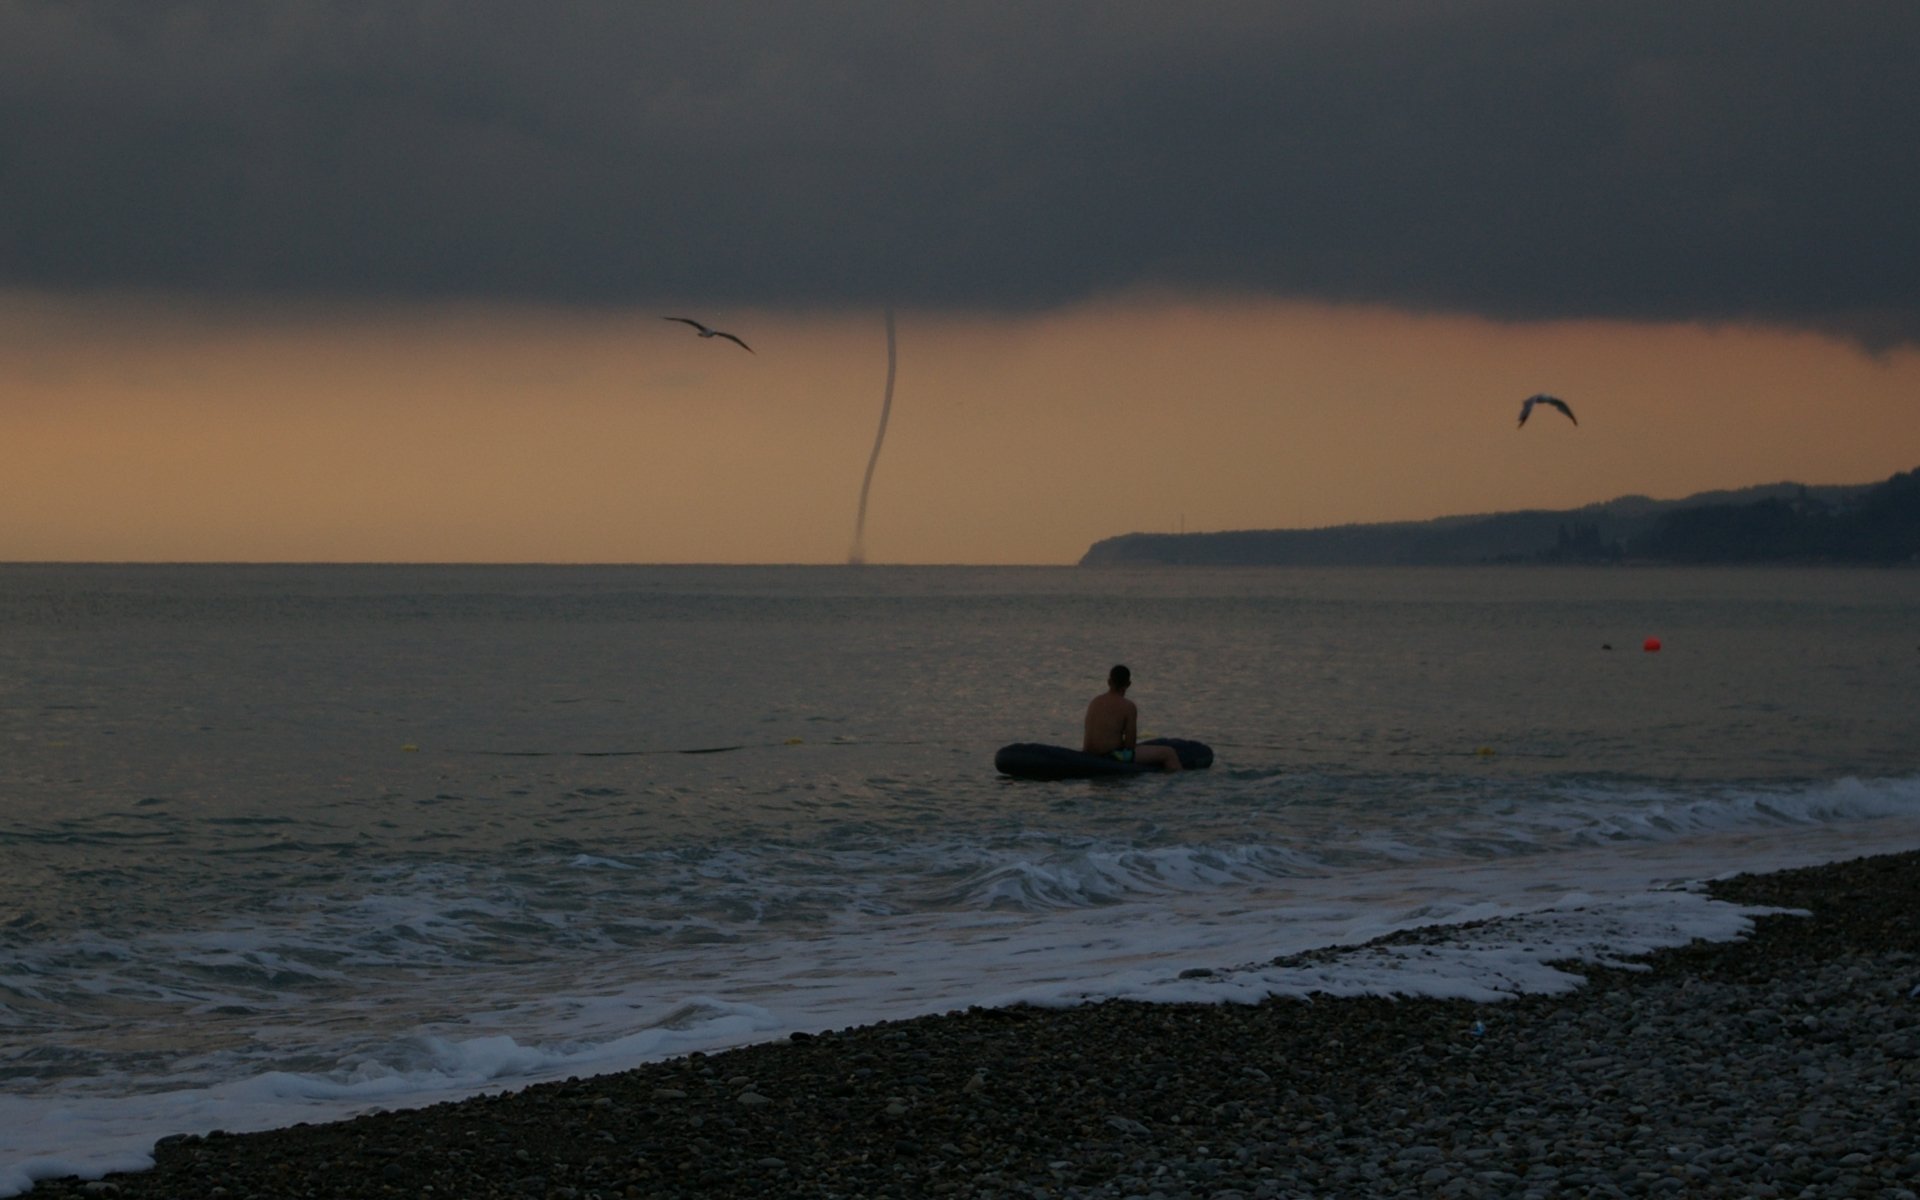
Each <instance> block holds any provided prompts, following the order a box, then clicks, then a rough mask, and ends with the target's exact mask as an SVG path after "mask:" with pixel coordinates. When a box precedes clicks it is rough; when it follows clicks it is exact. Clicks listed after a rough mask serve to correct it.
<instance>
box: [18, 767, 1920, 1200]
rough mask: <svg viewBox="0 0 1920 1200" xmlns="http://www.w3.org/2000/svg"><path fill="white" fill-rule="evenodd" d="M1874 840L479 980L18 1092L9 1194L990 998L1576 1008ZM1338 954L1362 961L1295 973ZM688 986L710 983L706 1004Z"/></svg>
mask: <svg viewBox="0 0 1920 1200" xmlns="http://www.w3.org/2000/svg"><path fill="white" fill-rule="evenodd" d="M1840 790H1841V791H1843V792H1849V793H1850V792H1852V791H1853V790H1854V789H1851V788H1847V789H1840ZM1863 790H1864V791H1865V792H1867V793H1869V794H1871V793H1876V792H1878V791H1880V790H1881V789H1877V788H1873V787H1868V788H1865V789H1863ZM1873 824H1874V825H1875V826H1876V828H1874V829H1873V831H1872V833H1871V840H1872V841H1873V842H1874V843H1875V845H1876V847H1878V848H1886V847H1888V846H1890V845H1895V844H1904V845H1907V846H1920V822H1916V821H1913V820H1905V821H1901V820H1892V821H1891V822H1890V823H1882V822H1874V823H1873ZM1862 836H1863V830H1861V829H1860V828H1845V827H1841V826H1834V825H1831V824H1829V825H1824V826H1821V827H1818V828H1816V829H1813V830H1811V831H1809V830H1807V829H1804V828H1801V829H1796V830H1795V831H1793V833H1792V834H1791V835H1790V836H1780V835H1775V836H1770V837H1769V836H1758V835H1753V836H1746V837H1742V838H1736V839H1713V840H1710V841H1705V842H1703V841H1700V840H1698V839H1684V840H1669V841H1666V842H1658V843H1653V842H1649V843H1646V844H1643V845H1641V846H1640V847H1639V848H1638V849H1636V850H1634V851H1631V852H1627V853H1622V852H1621V851H1620V850H1619V849H1618V848H1617V847H1606V848H1596V849H1594V850H1590V851H1570V852H1567V853H1563V854H1560V855H1555V856H1552V858H1551V861H1548V860H1547V859H1546V858H1544V857H1542V856H1521V857H1512V858H1505V859H1497V860H1483V861H1477V862H1460V861H1456V862H1452V863H1448V864H1444V865H1440V864H1431V863H1423V862H1415V863H1409V864H1404V865H1398V866H1380V867H1375V868H1370V869H1368V870H1365V871H1349V872H1339V871H1330V872H1324V873H1321V874H1317V875H1296V876H1293V877H1290V878H1287V879H1284V880H1267V881H1264V882H1261V883H1257V884H1250V885H1249V884H1240V883H1238V882H1237V881H1234V882H1233V884H1232V886H1230V887H1228V888H1225V889H1223V888H1221V887H1213V888H1209V889H1206V890H1197V889H1196V890H1180V889H1168V890H1166V891H1163V892H1160V893H1156V894H1155V895H1154V896H1153V897H1152V898H1151V899H1147V898H1144V897H1143V898H1138V899H1136V900H1132V901H1128V902H1121V903H1111V904H1107V905H1103V906H1098V907H1086V906H1074V907H1071V908H1067V909H1048V910H1046V911H1044V912H1038V913H1036V912H1033V911H1030V910H1024V909H1022V910H1014V911H1010V910H1007V909H1004V908H1002V909H995V908H992V907H991V906H983V907H978V908H974V909H970V910H958V911H948V912H944V913H943V912H923V913H919V914H914V915H909V916H903V917H897V918H891V919H888V920H882V921H867V922H852V921H849V922H847V923H846V924H845V926H844V927H843V928H840V929H838V930H836V931H834V932H831V933H826V934H821V935H817V936H814V937H810V938H808V939H805V940H804V941H799V942H795V941H788V940H782V939H768V940H763V941H761V942H757V943H748V944H745V945H738V944H736V945H730V946H729V947H728V948H727V949H726V951H725V954H724V960H725V961H724V962H723V963H722V962H719V961H715V960H713V958H712V952H710V951H703V950H700V949H698V948H695V949H690V950H685V951H682V952H679V953H678V954H674V955H666V956H662V955H658V954H652V955H648V956H647V957H646V958H645V959H644V960H636V961H628V962H620V963H610V964H603V966H602V967H601V968H600V969H598V970H596V971H585V970H580V971H577V972H576V973H575V975H574V977H573V986H572V987H571V988H567V989H564V990H561V991H558V992H556V991H554V990H552V982H553V981H552V980H551V979H549V980H548V981H546V982H545V983H544V984H543V985H542V987H540V988H536V989H521V990H520V991H518V992H516V991H515V990H514V989H513V988H512V987H511V986H510V980H508V979H507V978H505V977H502V978H497V979H490V980H486V981H483V983H482V988H481V990H482V991H483V992H484V993H485V994H489V995H491V996H493V997H495V1003H494V1004H492V1005H491V1006H490V1007H489V1008H488V1009H486V1010H484V1011H474V1012H462V1013H460V1014H458V1016H457V1017H455V1018H452V1019H449V1020H444V1021H440V1022H437V1023H436V1024H435V1025H434V1026H432V1027H431V1028H422V1029H418V1030H416V1031H414V1032H412V1033H410V1034H406V1035H404V1036H400V1037H397V1038H394V1039H391V1040H389V1041H388V1042H386V1043H385V1044H384V1045H374V1046H370V1047H363V1048H362V1049H360V1050H358V1051H356V1052H354V1053H353V1054H351V1055H348V1056H345V1057H343V1059H342V1060H340V1061H339V1062H337V1064H336V1065H335V1066H334V1067H333V1068H331V1069H329V1070H326V1071H323V1072H290V1071H284V1070H273V1069H263V1070H260V1071H258V1072H256V1073H253V1074H250V1075H242V1076H239V1077H235V1078H230V1079H228V1080H227V1081H225V1082H216V1083H211V1084H208V1085H206V1086H201V1087H192V1088H180V1089H173V1090H166V1089H161V1090H136V1091H124V1090H123V1091H119V1092H118V1093H117V1094H116V1093H114V1092H113V1091H112V1090H110V1089H109V1090H108V1091H107V1092H106V1093H105V1094H102V1093H100V1092H96V1091H95V1090H94V1089H90V1088H88V1087H87V1086H85V1085H84V1083H83V1082H80V1081H73V1082H70V1083H69V1085H67V1086H64V1087H56V1088H52V1089H49V1090H47V1091H45V1092H43V1093H41V1094H38V1095H33V1096H19V1095H12V1096H8V1097H6V1098H5V1099H0V1129H3V1130H5V1131H6V1132H5V1133H4V1134H0V1194H4V1193H7V1192H12V1191H19V1190H22V1189H24V1188H26V1187H27V1186H28V1185H29V1183H30V1181H31V1180H32V1179H35V1178H40V1177H47V1176H50V1175H54V1174H80V1175H83V1176H89V1177H91V1176H97V1175H100V1174H102V1173H105V1172H108V1171H113V1170H124V1169H130V1168H136V1167H139V1166H141V1165H145V1164H146V1163H147V1162H148V1161H150V1160H149V1159H148V1157H147V1155H148V1150H149V1148H150V1147H151V1145H152V1143H153V1142H154V1141H155V1140H156V1139H157V1138H159V1137H162V1136H166V1135H168V1134H172V1133H179V1132H205V1131H207V1130H211V1129H216V1128H222V1129H227V1130H229V1131H241V1130H247V1129H261V1128H272V1127H277V1126H281V1125H286V1124H291V1123H294V1122H298V1121H317V1120H326V1119H332V1118H337V1117H342V1116H346V1115H350V1114H352V1113H356V1112H363V1111H367V1110H368V1109H370V1108H375V1107H404V1106H414V1105H421V1104H428V1103H433V1102H437V1101H439V1100H443V1099H449V1098H455V1097H460V1096H468V1095H474V1094H478V1093H481V1092H485V1091H489V1090H495V1089H498V1088H502V1087H519V1086H524V1085H526V1084H529V1083H533V1082H538V1081H542V1080H548V1079H554V1078H561V1077H565V1076H567V1075H586V1074H594V1073H601V1072H606V1071H614V1070H620V1069H624V1068H627V1067H630V1066H634V1065H638V1064H640V1063H643V1062H648V1061H653V1060H657V1059H659V1058H663V1057H669V1056H672V1055H676V1054H682V1053H686V1052H688V1051H690V1050H695V1049H704V1050H713V1049H718V1048H722V1047H726V1046H732V1045H739V1044H743V1043H746V1042H752V1041H758V1040H766V1039H772V1038H777V1037H781V1036H784V1035H785V1034H786V1033H788V1032H790V1031H794V1030H818V1029H822V1028H838V1027H843V1026H846V1025H850V1024H859V1023H868V1022H872V1021H876V1020H884V1019H896V1018H901V1017H907V1016H913V1015H919V1014H922V1013H927V1012H937V1011H944V1010H947V1009H952V1008H960V1007H965V1006H968V1005H971V1004H989V1005H996V1004H1008V1003H1034V1004H1044V1005H1062V1004H1076V1003H1082V1002H1087V1001H1091V1000H1098V999H1104V998H1127V999H1135V1000H1144V1001H1152V1002H1174V1001H1180V1002H1232V1003H1252V1002H1256V1001H1259V1000H1262V999H1265V998H1267V997H1271V996H1309V995H1312V994H1327V995H1336V996H1348V995H1404V996H1442V997H1457V998H1464V999H1468V1000H1474V1001H1481V1002H1496V1001H1499V1000H1501V999H1504V998H1508V997H1511V996H1514V995H1518V994H1522V993H1527V992H1546V993H1552V992H1559V991H1564V990H1566V989H1567V988H1569V987H1573V986H1577V984H1578V982H1579V980H1578V978H1577V977H1576V976H1573V975H1570V974H1568V973H1567V972H1566V971H1565V970H1564V969H1563V967H1562V966H1560V965H1550V964H1564V963H1567V962H1591V963H1603V964H1608V965H1618V964H1621V963H1626V962H1629V961H1630V960H1631V958H1632V957H1633V956H1635V955H1641V954H1645V953H1646V952H1648V951H1651V950H1654V949H1658V948H1661V947H1665V946H1675V945H1682V944H1685V943H1686V942H1688V941H1690V940H1692V939H1694V938H1711V939H1724V938H1730V937H1737V936H1740V935H1741V934H1743V933H1744V932H1745V931H1746V930H1747V928H1748V927H1749V924H1750V918H1751V916H1752V915H1753V911H1755V910H1747V909H1743V908H1739V907H1736V906H1732V905H1727V904H1720V903H1716V902H1713V901H1710V900H1708V899H1707V898H1706V897H1705V896H1704V895H1703V894H1702V893H1701V892H1699V891H1698V890H1697V889H1694V888H1688V887H1683V886H1679V885H1680V884H1682V883H1683V882H1684V881H1686V880H1688V879H1692V878H1696V877H1697V876H1698V875H1699V874H1701V873H1703V872H1704V873H1711V874H1720V873H1726V872H1730V871H1733V870H1739V869H1773V868H1777V867H1783V866H1790V865H1797V864H1801V863H1806V862H1818V861H1826V860H1828V859H1830V858H1834V857H1845V856H1846V855H1848V854H1849V853H1852V852H1857V851H1859V850H1862V849H1864V848H1865V847H1863V846H1862V844H1861V841H1862ZM1204 874H1205V872H1199V873H1196V875H1195V876H1193V877H1192V878H1198V877H1199V876H1200V875H1204ZM1189 882H1191V880H1189ZM1431 925H1452V926H1462V927H1463V928H1459V929H1456V930H1455V931H1454V932H1452V933H1451V934H1449V935H1447V936H1445V937H1443V938H1439V939H1436V940H1430V941H1425V942H1422V943H1421V944H1418V945H1379V946H1367V945H1364V943H1366V942H1368V941H1370V940H1372V939H1374V938H1377V937H1379V936H1381V935H1384V934H1388V933H1394V932H1398V931H1401V930H1404V929H1409V928H1414V927H1422V926H1431ZM1338 946H1349V947H1354V948H1353V949H1349V950H1347V951H1345V952H1342V953H1339V954H1336V955H1333V956H1331V957H1320V956H1316V957H1315V959H1314V961H1312V962H1310V963H1300V962H1291V963H1290V962H1287V961H1284V960H1285V959H1287V958H1288V956H1293V955H1298V954H1301V953H1303V952H1306V951H1309V950H1318V949H1321V948H1324V947H1338ZM1276 959H1281V960H1283V961H1281V962H1279V963H1276V962H1275V960H1276ZM1196 969H1198V970H1196ZM467 982H468V983H469V984H471V983H472V982H473V981H472V980H471V979H469V980H468V981H467ZM689 983H693V984H695V985H696V986H704V987H707V988H708V989H709V990H707V991H705V992H690V991H689V990H688V984H689ZM1488 1021H1489V1023H1490V1024H1496V1023H1497V1015H1491V1016H1489V1018H1488ZM460 1030H465V1031H466V1033H465V1034H464V1035H463V1034H462V1033H460V1032H458V1031H460ZM229 1069H230V1067H229ZM128 1082H131V1081H128ZM123 1086H124V1085H123Z"/></svg>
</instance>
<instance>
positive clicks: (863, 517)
mask: <svg viewBox="0 0 1920 1200" xmlns="http://www.w3.org/2000/svg"><path fill="white" fill-rule="evenodd" d="M898 357H899V356H898V354H897V353H896V351H895V346H894V337H893V306H892V305H891V304H889V305H888V306H887V392H886V396H885V398H883V399H882V400H881V401H880V430H879V432H878V433H875V434H874V435H873V453H871V454H869V455H867V476H866V478H865V479H862V480H861V481H860V513H859V515H858V516H856V517H855V518H854V519H853V549H851V550H849V551H847V565H848V566H850V567H858V566H861V565H863V564H864V563H865V562H866V561H867V494H868V493H869V492H871V491H872V490H873V468H874V467H875V466H877V465H878V464H879V462H880V447H881V446H883V445H885V444H886V441H887V418H888V417H889V416H891V415H892V414H893V375H894V367H895V365H896V363H897V362H898Z"/></svg>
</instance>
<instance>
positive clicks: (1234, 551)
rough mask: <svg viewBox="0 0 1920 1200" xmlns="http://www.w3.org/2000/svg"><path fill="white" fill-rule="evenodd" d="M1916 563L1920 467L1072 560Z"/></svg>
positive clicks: (1163, 543) (1113, 546)
mask: <svg viewBox="0 0 1920 1200" xmlns="http://www.w3.org/2000/svg"><path fill="white" fill-rule="evenodd" d="M1630 562H1631V563H1676V564H1677V563H1765V562H1776V563H1787V562H1806V563H1856V564H1882V565H1891V564H1902V563H1915V562H1920V470H1914V471H1908V472H1904V473H1902V474H1899V475H1895V476H1893V477H1892V478H1890V479H1888V480H1886V481H1885V482H1883V483H1877V484H1859V485H1852V486H1833V487H1809V486H1806V485H1804V484H1798V483H1776V484H1767V485H1764V486H1761V487H1754V488H1745V489H1742V490H1739V491H1732V492H1725V491H1723V492H1702V493H1699V494H1697V495H1693V496H1689V497H1687V498H1685V499H1682V500H1664V501H1663V500H1652V499H1649V498H1648V497H1645V496H1623V497H1620V498H1619V499H1616V500H1609V501H1606V502H1604V503H1600V504H1590V505H1587V506H1586V507H1584V508H1575V509H1564V510H1542V509H1535V510H1528V511H1522V512H1509V513H1490V514H1481V515H1477V516H1458V517H1440V518H1437V519H1435V520H1431V521H1402V522H1392V523H1386V524H1373V525H1338V526H1330V527H1327V528H1322V529H1252V530H1233V531H1225V532H1218V533H1178V534H1174V533H1129V534H1123V535H1121V536H1119V537H1111V538H1106V539H1104V540H1102V541H1099V542H1095V543H1094V544H1093V546H1092V547H1091V548H1089V549H1088V550H1087V552H1086V554H1085V555H1083V556H1082V557H1081V559H1080V565H1081V566H1303V567H1304V566H1446V565H1451V566H1465V565H1479V564H1487V563H1510V564H1511V563H1630Z"/></svg>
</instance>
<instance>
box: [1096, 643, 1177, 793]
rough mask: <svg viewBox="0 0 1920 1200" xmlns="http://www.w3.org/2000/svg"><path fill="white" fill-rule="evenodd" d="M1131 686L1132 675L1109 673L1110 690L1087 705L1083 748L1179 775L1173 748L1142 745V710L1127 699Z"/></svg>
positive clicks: (1121, 671) (1116, 670)
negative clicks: (1140, 738)
mask: <svg viewBox="0 0 1920 1200" xmlns="http://www.w3.org/2000/svg"><path fill="white" fill-rule="evenodd" d="M1132 685H1133V673H1132V672H1131V671H1129V670H1128V669H1127V668H1126V667H1124V666H1117V667H1115V668H1114V669H1113V670H1112V671H1109V672H1108V673H1107V690H1106V691H1104V692H1102V693H1100V694H1099V695H1098V696H1095V697H1094V698H1093V699H1092V700H1090V701H1088V703H1087V724H1086V734H1085V736H1084V737H1083V739H1082V741H1081V744H1080V748H1081V749H1082V750H1084V751H1086V752H1087V753H1088V754H1100V755H1108V756H1111V757H1114V758H1118V759H1120V760H1121V761H1122V762H1133V763H1138V764H1140V765H1141V766H1157V767H1159V768H1160V769H1161V770H1164V771H1178V770H1179V769H1180V754H1179V752H1178V751H1176V750H1175V749H1174V748H1173V747H1172V746H1142V745H1139V736H1140V708H1139V706H1138V705H1136V704H1135V703H1134V702H1133V701H1131V700H1129V699H1127V689H1128V688H1129V687H1131V686H1132Z"/></svg>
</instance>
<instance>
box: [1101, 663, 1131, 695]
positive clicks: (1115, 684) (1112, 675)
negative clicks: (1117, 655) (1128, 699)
mask: <svg viewBox="0 0 1920 1200" xmlns="http://www.w3.org/2000/svg"><path fill="white" fill-rule="evenodd" d="M1132 685H1133V672H1132V671H1129V670H1127V668H1126V667H1125V666H1124V665H1118V664H1116V665H1115V666H1114V668H1113V670H1111V671H1108V672H1107V686H1108V687H1110V688H1117V689H1119V690H1120V691H1123V692H1124V691H1126V690H1127V689H1128V688H1129V687H1131V686H1132Z"/></svg>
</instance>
